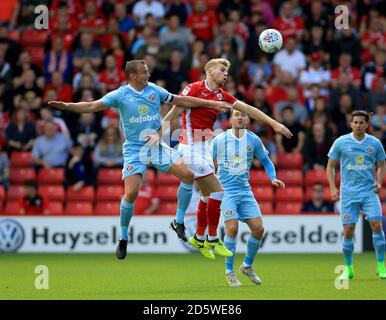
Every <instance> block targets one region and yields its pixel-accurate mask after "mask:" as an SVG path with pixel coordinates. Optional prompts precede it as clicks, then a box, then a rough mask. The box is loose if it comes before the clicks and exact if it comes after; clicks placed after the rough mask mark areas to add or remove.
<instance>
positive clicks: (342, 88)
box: [328, 73, 360, 113]
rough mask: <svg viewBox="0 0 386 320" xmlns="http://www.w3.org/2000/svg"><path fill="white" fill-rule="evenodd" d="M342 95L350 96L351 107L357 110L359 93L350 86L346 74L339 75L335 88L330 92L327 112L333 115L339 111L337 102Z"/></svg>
mask: <svg viewBox="0 0 386 320" xmlns="http://www.w3.org/2000/svg"><path fill="white" fill-rule="evenodd" d="M342 95H349V96H350V98H351V100H352V101H351V105H352V106H353V107H355V108H357V107H359V106H360V91H359V90H358V89H357V88H355V87H354V86H353V85H352V84H351V82H350V78H349V75H348V74H347V73H341V74H340V75H339V78H338V85H337V87H336V88H335V89H332V90H331V92H330V96H329V100H328V112H330V113H334V112H336V110H338V109H339V101H340V99H341V96H342Z"/></svg>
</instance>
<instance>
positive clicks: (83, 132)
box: [71, 113, 101, 152]
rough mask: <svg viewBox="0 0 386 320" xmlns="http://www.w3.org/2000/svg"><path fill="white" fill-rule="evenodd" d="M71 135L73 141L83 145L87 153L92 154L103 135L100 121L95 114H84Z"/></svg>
mask: <svg viewBox="0 0 386 320" xmlns="http://www.w3.org/2000/svg"><path fill="white" fill-rule="evenodd" d="M71 133H72V139H73V140H74V141H75V142H77V143H79V144H81V145H82V147H83V148H84V149H85V150H86V152H92V151H94V148H95V146H96V142H97V140H98V137H99V135H100V133H101V129H100V125H99V121H96V119H95V115H94V114H93V113H82V114H81V115H80V118H79V120H78V123H77V124H76V125H74V127H73V129H72V130H71Z"/></svg>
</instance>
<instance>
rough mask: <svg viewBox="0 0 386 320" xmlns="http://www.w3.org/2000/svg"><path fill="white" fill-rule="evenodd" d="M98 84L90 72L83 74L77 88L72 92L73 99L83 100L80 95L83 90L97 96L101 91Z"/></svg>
mask: <svg viewBox="0 0 386 320" xmlns="http://www.w3.org/2000/svg"><path fill="white" fill-rule="evenodd" d="M98 86H99V84H98V83H96V82H95V78H94V77H93V76H92V74H84V75H83V76H82V79H81V80H80V83H79V87H78V90H76V92H75V93H74V101H84V100H83V99H82V95H83V92H84V91H85V90H89V91H91V92H92V96H93V97H96V98H99V97H100V96H101V91H100V90H99V89H98Z"/></svg>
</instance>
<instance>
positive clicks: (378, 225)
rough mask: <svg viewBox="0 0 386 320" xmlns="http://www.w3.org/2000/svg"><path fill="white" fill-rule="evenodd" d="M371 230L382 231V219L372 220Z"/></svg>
mask: <svg viewBox="0 0 386 320" xmlns="http://www.w3.org/2000/svg"><path fill="white" fill-rule="evenodd" d="M370 226H371V230H372V231H373V232H381V231H382V225H381V222H380V221H371V222H370Z"/></svg>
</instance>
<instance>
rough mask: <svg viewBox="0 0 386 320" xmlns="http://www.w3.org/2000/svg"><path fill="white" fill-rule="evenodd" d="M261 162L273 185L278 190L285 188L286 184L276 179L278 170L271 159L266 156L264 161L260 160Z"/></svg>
mask: <svg viewBox="0 0 386 320" xmlns="http://www.w3.org/2000/svg"><path fill="white" fill-rule="evenodd" d="M259 161H260V162H261V164H262V165H263V167H264V170H265V172H266V173H267V175H268V177H269V179H270V180H271V183H272V185H273V186H274V187H277V188H285V183H284V182H283V181H281V180H279V179H277V178H276V169H275V166H274V165H273V163H272V161H271V159H270V158H269V157H268V156H266V157H264V158H262V159H261V158H260V159H259Z"/></svg>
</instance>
